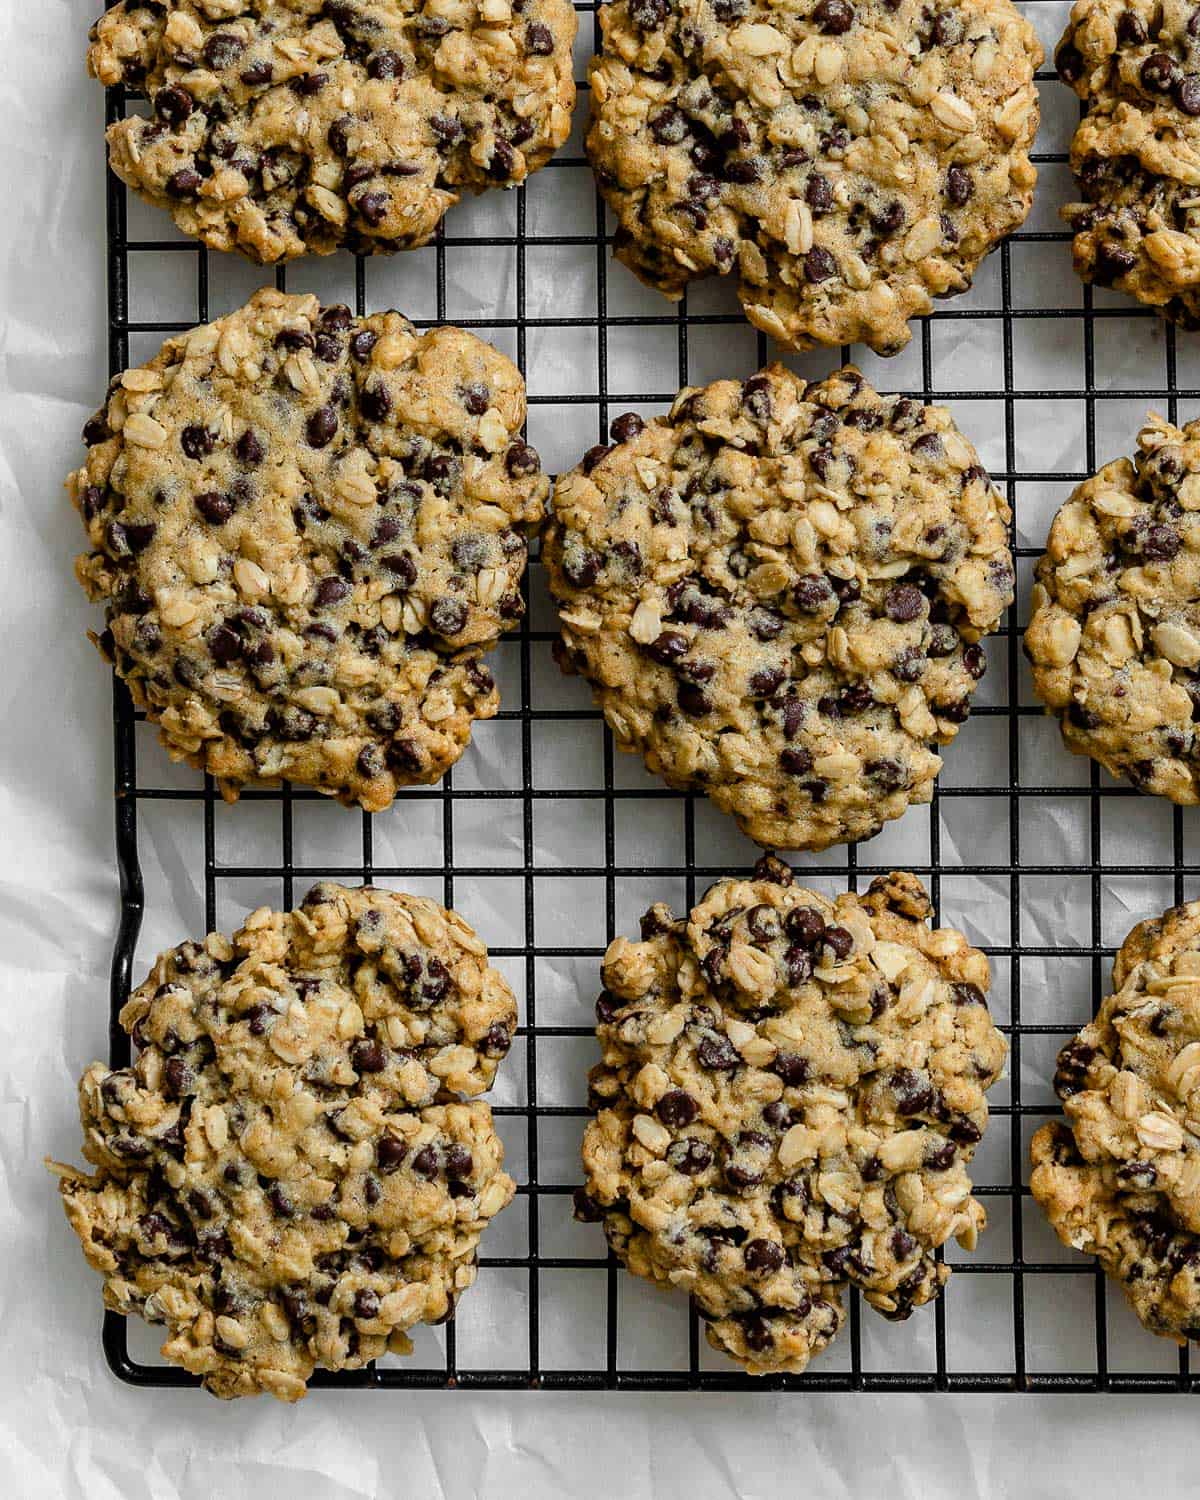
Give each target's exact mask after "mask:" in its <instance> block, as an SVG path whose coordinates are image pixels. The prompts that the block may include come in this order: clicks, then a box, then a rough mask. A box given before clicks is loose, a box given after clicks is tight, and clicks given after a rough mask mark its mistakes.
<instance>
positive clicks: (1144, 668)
mask: <svg viewBox="0 0 1200 1500" xmlns="http://www.w3.org/2000/svg"><path fill="white" fill-rule="evenodd" d="M1198 512H1200V422H1191V423H1189V424H1188V425H1187V426H1186V427H1183V428H1178V427H1174V426H1172V425H1171V424H1170V423H1169V422H1164V421H1163V420H1162V419H1161V417H1156V416H1153V415H1152V416H1151V417H1150V419H1149V421H1148V422H1147V424H1146V426H1145V427H1144V428H1143V429H1142V431H1141V432H1140V433H1139V434H1138V451H1137V454H1136V456H1135V457H1134V459H1133V461H1132V462H1131V461H1130V460H1129V459H1127V458H1120V459H1117V460H1115V461H1114V462H1113V463H1110V464H1106V465H1105V466H1104V468H1102V469H1101V470H1100V472H1099V473H1098V474H1096V475H1095V476H1094V477H1093V478H1091V479H1088V480H1086V481H1085V482H1084V483H1083V484H1081V485H1080V486H1079V488H1078V489H1077V490H1075V492H1074V493H1073V494H1072V496H1071V498H1070V499H1069V500H1068V501H1067V502H1066V504H1065V505H1064V506H1063V507H1062V509H1061V510H1060V511H1059V512H1058V515H1057V516H1056V517H1055V518H1054V524H1053V526H1052V527H1051V528H1050V539H1049V541H1048V542H1047V544H1046V552H1045V555H1044V556H1043V557H1042V558H1041V559H1040V560H1039V561H1038V564H1037V568H1036V570H1035V578H1036V582H1035V585H1034V589H1033V596H1032V604H1033V613H1032V616H1031V618H1030V621H1029V628H1028V629H1027V631H1026V632H1025V654H1026V655H1027V656H1028V657H1029V660H1030V661H1031V662H1032V664H1033V686H1034V691H1035V692H1036V693H1037V695H1038V697H1039V698H1040V699H1041V700H1042V702H1043V703H1044V704H1045V705H1046V708H1047V710H1048V712H1050V713H1052V714H1054V715H1055V716H1056V717H1057V718H1058V720H1059V722H1060V724H1061V727H1062V733H1063V738H1064V740H1065V741H1066V743H1067V748H1068V749H1070V750H1073V751H1074V752H1075V753H1076V754H1077V755H1090V756H1091V757H1092V758H1093V759H1094V760H1097V761H1099V763H1100V764H1101V765H1102V766H1103V767H1104V768H1105V770H1107V771H1109V772H1111V773H1112V774H1113V775H1114V776H1127V777H1129V779H1130V780H1131V781H1132V782H1133V783H1134V785H1135V786H1137V787H1139V788H1140V789H1141V790H1142V791H1146V792H1153V793H1155V794H1157V795H1158V796H1162V797H1169V798H1170V799H1171V801H1172V802H1181V803H1196V802H1200V785H1198V780H1200V737H1198V736H1197V732H1196V730H1197V725H1196V721H1197V720H1198V719H1200V514H1198Z"/></svg>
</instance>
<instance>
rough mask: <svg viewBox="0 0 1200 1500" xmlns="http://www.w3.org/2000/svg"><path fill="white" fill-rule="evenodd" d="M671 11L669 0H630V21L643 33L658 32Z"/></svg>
mask: <svg viewBox="0 0 1200 1500" xmlns="http://www.w3.org/2000/svg"><path fill="white" fill-rule="evenodd" d="M669 10H670V6H669V5H668V3H667V0H630V3H629V19H630V20H631V21H632V22H633V24H634V25H635V26H638V27H640V28H641V29H642V30H643V31H657V30H658V28H659V27H660V26H661V25H662V23H663V22H664V21H665V20H666V19H667V14H668V12H669Z"/></svg>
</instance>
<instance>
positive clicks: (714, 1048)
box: [696, 1036, 741, 1073]
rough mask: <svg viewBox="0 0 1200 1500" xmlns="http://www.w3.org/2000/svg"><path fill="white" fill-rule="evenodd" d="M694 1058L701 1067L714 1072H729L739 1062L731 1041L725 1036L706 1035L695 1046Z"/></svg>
mask: <svg viewBox="0 0 1200 1500" xmlns="http://www.w3.org/2000/svg"><path fill="white" fill-rule="evenodd" d="M696 1058H697V1061H698V1062H699V1063H700V1066H701V1067H702V1068H711V1069H712V1070H713V1071H714V1072H721V1073H725V1072H731V1071H732V1070H733V1069H734V1068H736V1067H738V1066H739V1064H740V1063H741V1058H740V1057H739V1056H738V1055H737V1052H736V1051H735V1050H734V1046H733V1043H732V1042H731V1041H730V1040H729V1038H728V1037H726V1036H706V1037H704V1038H702V1039H701V1042H700V1045H699V1046H698V1047H697V1048H696Z"/></svg>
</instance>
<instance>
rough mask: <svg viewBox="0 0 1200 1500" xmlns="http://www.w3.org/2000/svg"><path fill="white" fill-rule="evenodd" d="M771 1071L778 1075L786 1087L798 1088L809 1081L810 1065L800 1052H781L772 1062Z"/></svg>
mask: <svg viewBox="0 0 1200 1500" xmlns="http://www.w3.org/2000/svg"><path fill="white" fill-rule="evenodd" d="M771 1072H772V1073H774V1074H775V1075H776V1077H778V1078H779V1079H780V1080H781V1082H782V1083H783V1086H784V1088H786V1089H798V1088H800V1086H801V1085H802V1084H805V1083H807V1082H808V1078H809V1066H808V1063H807V1061H806V1060H805V1059H804V1058H803V1057H801V1056H800V1054H799V1053H798V1052H780V1053H778V1054H777V1055H776V1057H775V1061H774V1062H773V1063H772V1064H771Z"/></svg>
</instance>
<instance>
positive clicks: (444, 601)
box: [429, 595, 468, 636]
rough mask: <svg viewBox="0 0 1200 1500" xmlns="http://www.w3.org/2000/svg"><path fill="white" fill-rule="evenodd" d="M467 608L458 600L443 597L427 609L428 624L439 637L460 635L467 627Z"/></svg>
mask: <svg viewBox="0 0 1200 1500" xmlns="http://www.w3.org/2000/svg"><path fill="white" fill-rule="evenodd" d="M467 618H468V611H467V606H466V605H465V604H464V603H463V602H462V601H461V600H460V599H450V598H447V597H446V596H445V595H442V596H441V597H440V598H438V599H435V600H434V601H433V603H432V604H431V605H430V607H429V623H430V625H431V626H432V627H433V628H434V630H436V631H437V632H438V634H439V635H447V636H449V635H461V634H462V632H463V631H464V630H465V629H466V626H467Z"/></svg>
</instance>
